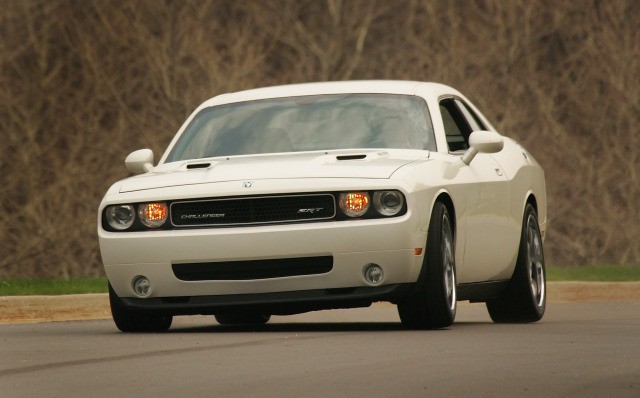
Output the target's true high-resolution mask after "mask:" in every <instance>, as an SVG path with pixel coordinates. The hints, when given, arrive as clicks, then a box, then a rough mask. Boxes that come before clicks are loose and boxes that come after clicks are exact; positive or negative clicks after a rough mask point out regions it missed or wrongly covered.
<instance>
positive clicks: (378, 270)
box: [364, 264, 384, 285]
mask: <svg viewBox="0 0 640 398" xmlns="http://www.w3.org/2000/svg"><path fill="white" fill-rule="evenodd" d="M364 279H366V280H367V282H369V283H370V284H372V285H379V284H381V283H382V280H383V279H384V271H383V270H382V267H381V266H379V265H378V264H368V265H367V266H366V268H365V269H364Z"/></svg>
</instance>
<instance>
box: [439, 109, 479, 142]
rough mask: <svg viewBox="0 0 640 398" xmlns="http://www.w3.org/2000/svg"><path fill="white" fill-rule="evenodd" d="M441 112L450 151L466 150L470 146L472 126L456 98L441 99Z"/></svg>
mask: <svg viewBox="0 0 640 398" xmlns="http://www.w3.org/2000/svg"><path fill="white" fill-rule="evenodd" d="M440 114H441V115H442V122H443V123H444V132H445V134H446V136H447V145H449V152H455V151H464V150H466V149H468V148H469V134H471V131H472V129H471V126H470V125H469V122H467V120H466V118H465V117H464V115H463V114H462V113H461V112H460V110H459V109H458V106H457V105H456V103H455V100H453V99H451V98H449V99H444V100H442V101H440Z"/></svg>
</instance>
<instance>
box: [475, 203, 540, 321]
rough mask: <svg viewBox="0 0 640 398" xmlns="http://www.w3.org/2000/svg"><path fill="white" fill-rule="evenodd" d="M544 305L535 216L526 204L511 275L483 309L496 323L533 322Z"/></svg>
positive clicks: (538, 237)
mask: <svg viewBox="0 0 640 398" xmlns="http://www.w3.org/2000/svg"><path fill="white" fill-rule="evenodd" d="M546 302H547V294H546V270H545V266H544V252H543V250H542V238H541V236H540V227H539V226H538V216H537V214H536V211H535V209H534V208H533V206H532V205H530V204H527V206H526V207H525V210H524V216H523V221H522V232H521V235H520V246H519V249H518V259H517V262H516V268H515V270H514V271H513V276H512V277H511V280H510V281H509V285H508V286H507V288H506V289H505V290H504V292H502V294H501V295H500V296H498V297H497V298H495V299H492V300H489V301H487V309H488V310H489V315H490V316H491V319H492V320H493V321H494V322H496V323H528V322H537V321H539V320H540V319H542V316H543V315H544V311H545V308H546Z"/></svg>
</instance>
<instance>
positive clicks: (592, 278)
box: [0, 265, 640, 296]
mask: <svg viewBox="0 0 640 398" xmlns="http://www.w3.org/2000/svg"><path fill="white" fill-rule="evenodd" d="M547 279H548V280H549V281H551V282H558V281H585V282H634V281H640V267H636V266H632V265H596V266H581V267H558V266H547ZM106 292H107V278H80V279H71V280H59V279H9V280H3V281H0V296H33V295H61V294H82V293H106Z"/></svg>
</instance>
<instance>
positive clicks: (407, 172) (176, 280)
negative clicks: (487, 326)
mask: <svg viewBox="0 0 640 398" xmlns="http://www.w3.org/2000/svg"><path fill="white" fill-rule="evenodd" d="M125 164H126V167H127V169H128V170H129V171H130V172H131V173H132V174H133V175H134V176H132V177H129V178H126V179H124V180H122V181H119V182H116V183H115V184H114V185H113V186H111V188H110V189H109V190H108V192H107V193H106V195H105V196H104V198H103V200H102V203H101V204H100V208H99V211H98V213H99V214H98V236H99V241H100V251H101V254H102V261H103V263H104V269H105V272H106V274H107V277H108V279H109V296H110V303H111V312H112V315H113V319H114V321H115V324H116V326H117V327H118V328H119V329H120V330H122V331H125V332H153V331H164V330H167V329H169V327H170V326H171V322H172V319H173V316H175V315H189V314H211V315H214V316H215V318H216V320H217V321H218V322H219V323H221V324H245V325H247V324H254V325H256V324H264V323H266V322H268V320H269V319H270V317H271V315H287V314H295V313H301V312H306V311H313V310H323V309H333V308H351V307H365V306H369V305H371V304H372V303H373V302H377V301H388V302H391V303H394V304H396V305H397V307H398V312H399V315H400V319H401V321H402V323H403V325H405V326H406V327H407V328H411V329H433V328H444V327H448V326H450V325H451V324H452V323H453V321H454V319H455V315H456V305H457V301H461V300H469V301H473V302H486V306H487V309H488V311H489V314H490V316H491V318H492V319H493V320H494V321H495V322H535V321H538V320H540V319H541V318H542V316H543V314H544V311H545V304H546V294H545V266H544V255H543V248H542V244H543V240H544V236H545V231H546V225H547V201H546V188H545V180H544V172H543V170H542V169H541V167H540V165H539V164H538V163H537V162H536V161H535V160H534V158H533V157H532V156H531V154H530V153H529V152H527V151H526V150H525V149H524V148H523V147H522V146H520V145H519V144H518V143H517V142H515V141H514V140H512V139H509V138H507V137H504V136H502V135H500V134H499V133H497V132H496V130H495V128H494V127H493V126H492V125H491V124H490V123H489V121H488V120H487V119H486V118H485V117H484V116H483V115H482V113H480V111H479V110H478V109H477V108H476V107H475V106H474V105H473V104H472V103H471V102H470V101H469V100H468V99H467V98H466V97H465V96H463V95H462V94H461V93H459V92H458V91H456V90H455V89H452V88H450V87H447V86H444V85H441V84H435V83H422V82H412V81H353V82H328V83H310V84H298V85H288V86H278V87H270V88H261V89H255V90H248V91H241V92H237V93H231V94H223V95H219V96H217V97H214V98H212V99H210V100H208V101H206V102H204V103H203V104H202V105H200V106H199V107H198V108H197V109H196V110H195V111H194V112H193V114H191V116H189V118H188V119H187V120H186V121H185V123H184V124H183V126H182V127H181V128H180V130H179V131H178V133H177V134H176V136H175V138H174V139H173V140H172V142H171V143H170V144H169V147H168V148H167V150H166V152H165V153H164V154H163V155H162V158H161V159H160V161H159V162H158V164H157V165H155V166H154V154H153V152H152V151H151V150H149V149H141V150H138V151H135V152H133V153H131V154H130V155H129V156H128V157H127V158H126V160H125Z"/></svg>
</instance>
